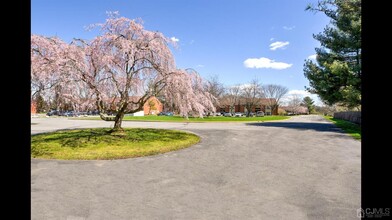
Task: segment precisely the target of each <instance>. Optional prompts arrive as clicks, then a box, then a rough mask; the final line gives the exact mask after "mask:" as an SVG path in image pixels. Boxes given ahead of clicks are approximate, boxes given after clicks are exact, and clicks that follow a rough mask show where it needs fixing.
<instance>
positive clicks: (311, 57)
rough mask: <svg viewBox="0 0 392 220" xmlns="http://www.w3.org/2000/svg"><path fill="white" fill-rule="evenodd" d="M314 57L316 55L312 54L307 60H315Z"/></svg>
mask: <svg viewBox="0 0 392 220" xmlns="http://www.w3.org/2000/svg"><path fill="white" fill-rule="evenodd" d="M316 57H317V54H312V55H310V56H308V59H311V60H316Z"/></svg>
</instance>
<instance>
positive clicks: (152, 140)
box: [31, 128, 200, 160]
mask: <svg viewBox="0 0 392 220" xmlns="http://www.w3.org/2000/svg"><path fill="white" fill-rule="evenodd" d="M199 141H200V138H199V137H198V136H197V135H195V134H191V133H187V132H183V131H176V130H164V129H151V128H125V129H124V132H122V133H121V134H119V133H117V134H116V133H111V131H110V129H109V128H94V129H77V130H63V131H56V132H51V133H44V134H37V135H33V136H31V157H32V158H41V159H62V160H112V159H124V158H131V157H143V156H149V155H155V154H161V153H166V152H169V151H175V150H179V149H183V148H186V147H189V146H191V145H194V144H196V143H198V142H199Z"/></svg>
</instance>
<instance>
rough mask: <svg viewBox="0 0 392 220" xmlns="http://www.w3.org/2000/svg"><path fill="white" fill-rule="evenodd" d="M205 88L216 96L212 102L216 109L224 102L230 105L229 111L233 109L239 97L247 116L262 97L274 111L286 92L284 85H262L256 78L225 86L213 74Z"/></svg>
mask: <svg viewBox="0 0 392 220" xmlns="http://www.w3.org/2000/svg"><path fill="white" fill-rule="evenodd" d="M205 89H206V90H207V91H208V92H209V93H210V94H212V95H213V96H214V97H216V98H217V99H216V101H215V102H214V105H215V108H216V109H218V108H219V107H220V106H222V104H223V103H225V104H228V105H229V106H230V109H231V111H234V106H235V105H236V104H238V103H239V100H240V99H241V100H242V101H243V104H244V105H245V108H246V109H248V111H247V116H248V117H249V114H250V112H251V111H250V110H251V109H253V107H255V106H257V105H260V104H261V103H260V101H261V99H262V98H264V102H265V104H266V105H267V106H269V107H270V108H271V110H272V111H274V110H275V109H276V108H278V106H279V104H280V103H281V99H282V97H284V96H285V95H286V94H287V92H288V88H287V87H285V86H281V85H276V84H267V85H262V84H261V83H260V81H259V80H257V79H253V80H251V81H250V82H249V83H246V84H242V85H240V84H237V85H234V86H227V87H225V86H224V85H223V84H222V83H221V82H219V79H218V77H217V76H213V77H211V78H210V79H209V80H208V81H207V83H206V84H205Z"/></svg>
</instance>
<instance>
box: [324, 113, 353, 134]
mask: <svg viewBox="0 0 392 220" xmlns="http://www.w3.org/2000/svg"><path fill="white" fill-rule="evenodd" d="M324 118H325V119H327V120H329V121H331V122H333V123H334V124H335V125H336V126H337V127H339V128H341V129H342V130H343V131H344V132H346V133H348V134H349V135H350V136H352V137H353V138H354V139H357V140H361V126H359V125H357V124H354V123H351V122H349V121H345V120H342V119H337V118H333V117H331V116H324Z"/></svg>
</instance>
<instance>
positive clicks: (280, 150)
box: [31, 116, 361, 220]
mask: <svg viewBox="0 0 392 220" xmlns="http://www.w3.org/2000/svg"><path fill="white" fill-rule="evenodd" d="M112 124H113V122H104V121H87V120H68V119H60V118H58V119H54V118H32V125H31V131H32V134H34V133H40V132H46V131H52V130H56V129H68V128H80V127H109V126H111V125H112ZM123 126H124V127H155V128H168V129H179V130H187V131H191V132H194V133H196V134H198V135H199V136H201V138H202V141H201V142H200V143H199V144H197V145H194V146H192V147H189V148H186V149H183V150H180V151H175V152H169V153H166V154H161V155H156V156H150V157H144V158H131V159H123V160H112V161H108V160H105V161H59V160H40V159H32V160H31V215H32V219H37V220H38V219H40V220H41V219H67V220H76V219H77V220H81V219H94V220H95V219H187V220H188V219H225V220H226V219H357V216H356V210H357V209H358V208H359V207H360V205H361V204H360V200H361V197H360V193H361V184H360V183H361V175H360V173H361V143H360V142H359V141H357V140H354V139H352V138H351V137H350V136H348V135H346V134H343V133H342V132H340V130H339V129H337V128H336V127H335V126H334V125H333V124H331V123H330V122H327V121H326V120H324V119H323V118H322V117H320V116H299V117H293V118H291V119H289V120H285V121H280V122H264V123H166V122H159V123H154V122H124V123H123Z"/></svg>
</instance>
